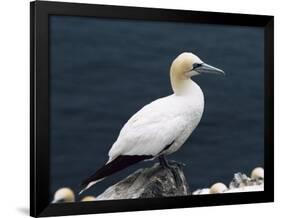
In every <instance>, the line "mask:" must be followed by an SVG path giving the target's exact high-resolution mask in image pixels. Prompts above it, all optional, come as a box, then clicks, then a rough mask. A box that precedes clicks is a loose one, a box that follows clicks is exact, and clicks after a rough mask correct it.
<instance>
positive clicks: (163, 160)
mask: <svg viewBox="0 0 281 218" xmlns="http://www.w3.org/2000/svg"><path fill="white" fill-rule="evenodd" d="M159 162H160V165H161V166H162V167H163V168H167V169H169V170H170V171H171V173H172V174H173V176H174V180H175V183H176V185H177V186H180V184H181V183H182V179H181V177H180V175H179V174H178V171H177V166H175V164H169V161H168V160H167V159H166V158H165V156H164V155H160V156H159Z"/></svg>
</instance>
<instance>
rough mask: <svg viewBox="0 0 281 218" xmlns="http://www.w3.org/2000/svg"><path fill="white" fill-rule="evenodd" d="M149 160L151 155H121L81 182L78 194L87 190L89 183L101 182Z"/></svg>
mask: <svg viewBox="0 0 281 218" xmlns="http://www.w3.org/2000/svg"><path fill="white" fill-rule="evenodd" d="M151 158H153V156H152V155H121V156H118V157H117V158H115V159H114V160H113V161H111V162H109V163H107V164H105V165H104V166H103V167H101V168H100V169H99V170H97V171H96V172H95V173H94V174H93V175H92V176H90V177H89V178H87V179H85V180H83V181H82V182H81V184H80V188H81V191H80V193H82V192H83V191H85V190H86V189H87V186H88V185H89V184H90V183H91V182H95V181H98V180H101V179H103V178H105V177H107V176H110V175H112V174H114V173H116V172H118V171H120V170H123V169H125V168H127V167H128V166H131V165H133V164H136V163H138V162H140V161H142V160H145V159H151Z"/></svg>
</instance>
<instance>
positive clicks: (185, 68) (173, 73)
mask: <svg viewBox="0 0 281 218" xmlns="http://www.w3.org/2000/svg"><path fill="white" fill-rule="evenodd" d="M207 73H210V74H223V75H224V72H223V71H222V70H220V69H218V68H215V67H212V66H210V65H208V64H206V63H204V62H203V61H202V60H201V59H200V58H199V57H197V56H196V55H194V54H192V53H189V52H184V53H182V54H180V55H179V56H177V57H176V59H175V60H174V61H173V62H172V65H171V68H170V77H171V83H172V88H173V90H174V92H175V93H176V94H177V93H180V92H181V89H182V88H183V86H184V85H185V81H187V80H189V79H190V77H192V76H195V75H199V74H207Z"/></svg>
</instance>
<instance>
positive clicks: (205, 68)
mask: <svg viewBox="0 0 281 218" xmlns="http://www.w3.org/2000/svg"><path fill="white" fill-rule="evenodd" d="M194 70H195V71H196V72H197V73H199V74H205V73H211V74H220V75H225V72H224V71H223V70H221V69H218V68H216V67H213V66H211V65H209V64H205V63H202V64H201V65H200V66H198V67H196V68H195V69H194Z"/></svg>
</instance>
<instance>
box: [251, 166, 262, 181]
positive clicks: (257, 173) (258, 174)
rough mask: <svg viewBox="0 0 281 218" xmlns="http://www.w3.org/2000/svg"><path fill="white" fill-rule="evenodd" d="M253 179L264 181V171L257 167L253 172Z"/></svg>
mask: <svg viewBox="0 0 281 218" xmlns="http://www.w3.org/2000/svg"><path fill="white" fill-rule="evenodd" d="M251 179H264V170H263V168H262V167H257V168H255V169H253V171H252V172H251Z"/></svg>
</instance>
